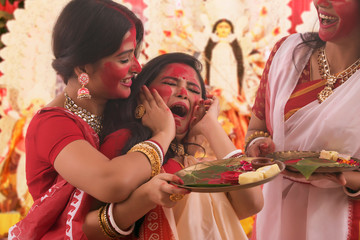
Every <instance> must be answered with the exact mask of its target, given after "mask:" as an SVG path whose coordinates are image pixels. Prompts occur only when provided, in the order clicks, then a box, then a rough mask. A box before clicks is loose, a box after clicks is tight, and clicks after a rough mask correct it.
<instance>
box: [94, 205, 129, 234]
mask: <svg viewBox="0 0 360 240" xmlns="http://www.w3.org/2000/svg"><path fill="white" fill-rule="evenodd" d="M113 208H114V204H113V203H108V204H106V205H105V206H102V207H101V208H100V209H99V223H100V227H101V229H102V230H103V232H104V234H105V235H106V236H108V237H109V238H112V239H115V238H123V237H126V236H128V235H130V234H131V233H132V232H133V231H134V227H135V224H133V225H132V226H131V227H130V229H129V230H127V231H123V230H121V229H120V228H119V227H118V226H117V225H116V223H115V220H114V215H113Z"/></svg>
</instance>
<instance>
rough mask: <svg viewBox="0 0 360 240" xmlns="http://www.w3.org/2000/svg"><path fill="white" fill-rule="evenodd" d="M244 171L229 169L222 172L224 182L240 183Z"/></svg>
mask: <svg viewBox="0 0 360 240" xmlns="http://www.w3.org/2000/svg"><path fill="white" fill-rule="evenodd" d="M241 173H242V172H235V171H227V172H223V173H222V174H221V180H222V183H231V184H238V183H239V175H240V174H241Z"/></svg>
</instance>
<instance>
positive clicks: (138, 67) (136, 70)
mask: <svg viewBox="0 0 360 240" xmlns="http://www.w3.org/2000/svg"><path fill="white" fill-rule="evenodd" d="M130 71H131V72H132V73H139V72H141V65H140V63H139V62H138V60H137V59H136V57H134V58H133V61H132V66H131V68H130Z"/></svg>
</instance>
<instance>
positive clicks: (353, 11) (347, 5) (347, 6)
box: [332, 1, 360, 36]
mask: <svg viewBox="0 0 360 240" xmlns="http://www.w3.org/2000/svg"><path fill="white" fill-rule="evenodd" d="M332 4H333V8H334V10H335V12H336V13H337V14H338V15H339V18H340V25H339V30H338V34H339V36H344V35H347V34H348V33H350V32H351V31H353V30H354V29H355V27H356V26H359V24H360V23H359V22H360V17H359V10H358V9H359V3H358V2H355V1H353V2H344V1H334V2H333V3H332Z"/></svg>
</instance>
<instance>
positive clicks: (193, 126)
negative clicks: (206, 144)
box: [188, 95, 220, 141]
mask: <svg viewBox="0 0 360 240" xmlns="http://www.w3.org/2000/svg"><path fill="white" fill-rule="evenodd" d="M219 113H220V104H219V100H218V99H217V98H215V97H213V96H212V95H208V99H206V100H203V99H202V100H200V101H199V102H198V103H197V104H196V106H195V107H194V111H193V117H192V119H191V121H190V125H189V129H190V131H189V134H188V138H189V141H190V139H191V138H192V137H195V136H196V135H201V134H203V132H204V131H207V130H209V128H208V127H210V124H211V123H214V122H215V123H216V122H217V118H218V116H219Z"/></svg>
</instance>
